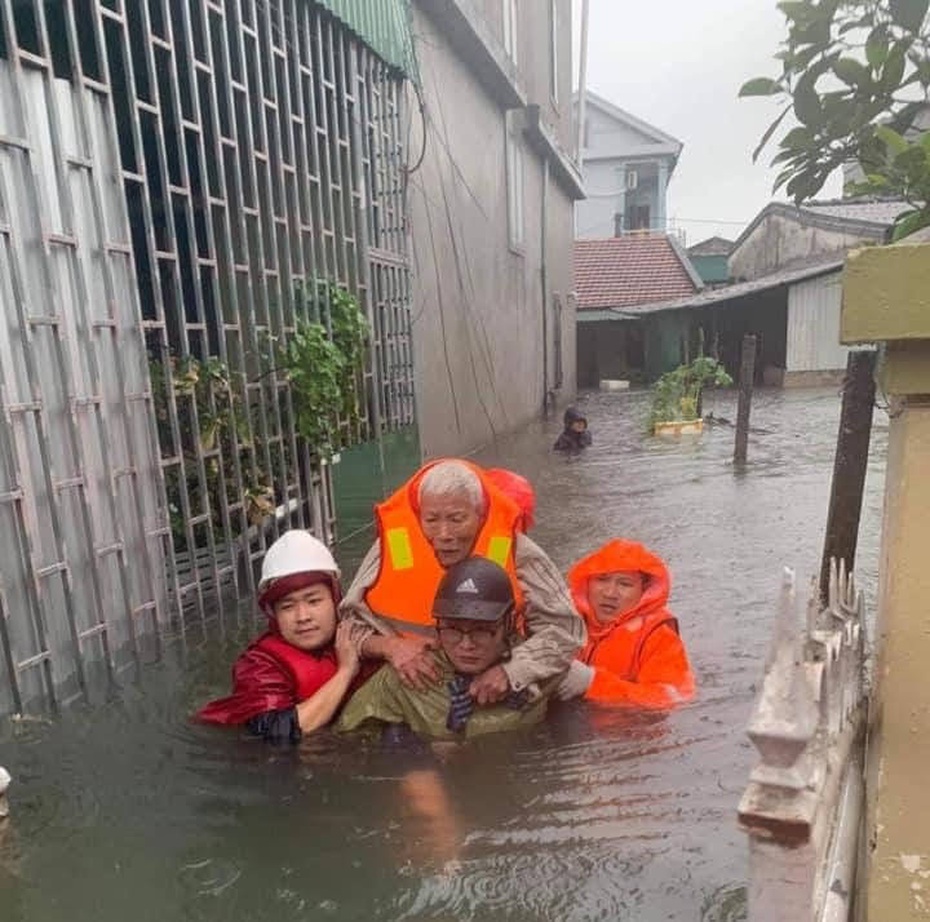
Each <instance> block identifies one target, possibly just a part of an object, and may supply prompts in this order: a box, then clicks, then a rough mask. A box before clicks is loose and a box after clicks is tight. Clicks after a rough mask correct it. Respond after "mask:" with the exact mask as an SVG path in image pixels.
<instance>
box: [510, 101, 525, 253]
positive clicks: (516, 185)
mask: <svg viewBox="0 0 930 922" xmlns="http://www.w3.org/2000/svg"><path fill="white" fill-rule="evenodd" d="M505 125H506V136H505V147H506V157H507V232H508V236H509V240H510V246H511V247H512V248H513V249H515V250H522V249H523V244H524V242H525V231H524V215H523V138H522V137H521V132H520V125H521V119H520V112H519V111H517V110H512V111H510V112H508V113H507V116H506V122H505Z"/></svg>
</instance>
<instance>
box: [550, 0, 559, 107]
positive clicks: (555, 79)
mask: <svg viewBox="0 0 930 922" xmlns="http://www.w3.org/2000/svg"><path fill="white" fill-rule="evenodd" d="M549 11H550V15H549V28H550V34H549V65H550V66H549V95H550V96H551V97H552V101H553V102H558V101H559V0H549Z"/></svg>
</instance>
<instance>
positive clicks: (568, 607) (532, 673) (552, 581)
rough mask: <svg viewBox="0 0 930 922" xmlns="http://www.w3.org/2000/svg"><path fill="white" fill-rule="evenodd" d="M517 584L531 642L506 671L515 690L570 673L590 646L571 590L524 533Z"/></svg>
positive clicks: (519, 540)
mask: <svg viewBox="0 0 930 922" xmlns="http://www.w3.org/2000/svg"><path fill="white" fill-rule="evenodd" d="M515 554H516V568H517V579H518V580H519V581H520V586H521V588H522V589H523V595H524V603H525V606H526V611H525V615H524V617H525V620H526V632H527V639H526V641H525V642H524V643H522V644H520V645H519V646H518V647H516V648H515V649H514V651H513V657H512V659H511V660H510V662H509V663H506V664H505V665H504V671H505V672H506V673H507V678H508V679H509V680H510V686H511V688H512V689H513V690H514V691H520V690H521V689H523V688H526V687H527V686H528V685H531V684H533V683H535V682H542V681H545V680H546V679H550V678H552V677H553V676H556V675H558V674H559V673H561V672H564V671H565V670H566V669H568V667H569V665H570V664H571V661H572V659H573V658H574V656H575V654H576V653H577V652H578V650H580V649H581V647H583V646H584V643H585V639H586V637H587V633H586V631H585V625H584V620H583V619H582V618H581V616H580V615H579V614H578V613H577V612H576V611H575V606H574V605H573V604H572V600H571V597H570V596H569V593H568V587H567V586H566V585H565V580H564V579H563V578H562V574H561V573H559V571H558V568H557V567H556V565H555V564H554V563H553V562H552V561H551V560H550V559H549V555H548V554H546V552H545V551H544V550H543V549H542V548H541V547H539V545H538V544H536V543H535V542H534V541H533V540H532V539H530V538H528V537H527V536H526V535H524V534H520V535H517V541H516V548H515Z"/></svg>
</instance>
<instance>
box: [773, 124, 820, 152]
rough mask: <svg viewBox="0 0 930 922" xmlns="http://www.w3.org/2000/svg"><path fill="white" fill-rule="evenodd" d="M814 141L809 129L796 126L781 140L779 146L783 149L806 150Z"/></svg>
mask: <svg viewBox="0 0 930 922" xmlns="http://www.w3.org/2000/svg"><path fill="white" fill-rule="evenodd" d="M813 141H814V133H813V132H812V131H811V130H810V128H805V127H804V126H803V125H798V126H797V127H796V128H792V129H791V131H789V132H788V134H786V135H785V136H784V137H783V138H782V139H781V146H782V147H783V148H803V149H806V148H808V147H810V145H811V144H812V142H813Z"/></svg>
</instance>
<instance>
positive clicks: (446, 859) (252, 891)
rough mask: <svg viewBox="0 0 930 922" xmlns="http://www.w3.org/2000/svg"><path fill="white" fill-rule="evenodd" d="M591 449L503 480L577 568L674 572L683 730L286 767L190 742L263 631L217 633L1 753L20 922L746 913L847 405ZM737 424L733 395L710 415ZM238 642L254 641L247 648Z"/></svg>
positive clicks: (515, 455)
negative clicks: (742, 821)
mask: <svg viewBox="0 0 930 922" xmlns="http://www.w3.org/2000/svg"><path fill="white" fill-rule="evenodd" d="M579 404H580V406H582V407H583V409H584V411H585V412H586V413H587V414H588V418H589V421H590V425H591V429H592V431H593V434H594V445H593V447H592V448H591V449H589V450H588V451H586V452H585V453H583V454H582V455H580V456H578V457H570V458H566V457H562V456H558V455H554V454H553V453H551V452H550V451H549V447H550V445H551V443H552V441H553V440H554V438H555V436H556V434H557V432H558V429H559V425H558V422H557V421H556V420H552V421H548V422H541V423H537V424H533V425H531V426H530V427H528V428H527V429H525V430H524V431H522V432H520V433H519V434H518V435H516V436H514V437H510V438H507V439H502V440H500V441H499V442H498V444H497V445H495V446H494V447H493V448H492V449H489V450H487V451H486V452H484V453H483V454H482V455H481V456H480V460H482V461H484V462H487V463H489V464H499V465H507V466H512V467H514V468H516V469H518V470H521V471H523V472H524V473H525V474H527V475H528V476H530V477H531V478H532V479H533V481H534V482H535V484H536V486H537V490H538V493H539V509H538V515H537V522H538V524H537V527H536V529H535V531H534V537H535V538H536V539H537V541H539V543H540V544H542V545H543V546H544V547H546V548H547V549H548V550H549V552H550V553H551V555H552V557H553V558H554V559H555V560H556V562H557V563H558V564H559V565H560V566H562V567H563V568H567V567H568V565H569V564H570V563H571V562H572V561H573V560H575V559H576V558H577V557H579V556H581V555H582V554H584V553H586V552H587V551H589V550H590V549H592V548H594V547H596V546H598V545H599V544H600V543H602V542H603V541H605V540H607V539H608V538H610V537H613V536H615V535H626V536H630V537H634V538H637V539H639V540H642V541H644V542H646V543H647V544H649V545H650V546H652V547H653V548H655V549H656V550H657V551H659V552H660V553H661V554H663V555H664V556H665V558H666V560H667V561H668V563H669V566H670V568H671V571H672V578H673V588H672V608H673V610H674V611H675V613H676V614H677V616H678V617H679V619H680V621H681V625H682V632H683V635H684V637H685V639H686V642H687V645H688V649H689V652H690V654H691V657H692V660H693V662H694V666H695V670H696V673H697V677H698V683H699V689H700V691H699V697H698V699H697V701H696V702H695V703H694V704H693V705H690V706H688V707H685V708H683V709H681V710H679V711H677V712H675V713H673V714H672V715H670V716H668V717H660V718H656V717H635V716H630V715H624V714H621V713H612V712H609V711H597V710H592V709H590V708H588V707H585V706H583V705H578V704H574V705H571V706H568V707H565V708H562V709H560V710H559V711H558V712H557V713H556V714H554V715H553V716H552V718H551V719H550V720H549V721H548V722H547V723H546V724H545V725H543V726H541V727H538V728H534V729H532V730H530V731H528V732H525V733H520V734H515V735H509V736H501V737H496V738H490V737H489V738H485V739H480V740H476V741H474V742H473V743H470V744H468V745H466V746H458V747H454V746H453V747H446V748H443V749H441V750H439V751H432V750H430V749H428V748H426V747H423V748H421V749H416V748H412V747H411V746H409V745H390V744H388V743H385V742H382V741H380V740H376V739H365V740H358V739H353V740H345V739H333V738H332V737H330V736H328V735H325V734H324V735H321V736H320V737H318V738H316V739H313V740H310V741H308V742H306V743H305V744H304V745H302V746H301V747H298V748H294V749H290V748H282V749H276V748H273V747H268V746H265V745H263V744H259V743H255V742H251V741H248V740H245V739H243V738H241V737H240V736H239V735H238V734H236V733H235V732H224V731H221V730H215V729H213V728H202V727H198V726H194V725H191V724H190V723H188V721H187V719H186V718H187V715H188V714H189V713H190V712H191V710H192V709H193V708H194V707H195V706H196V704H198V703H199V702H201V701H203V700H205V699H206V698H208V697H210V696H211V695H213V694H215V693H220V692H222V691H224V690H225V688H226V683H227V676H228V667H229V664H230V662H231V660H232V658H233V657H234V656H235V653H236V650H237V648H238V647H239V646H240V645H241V644H242V643H244V641H245V640H246V639H247V637H248V635H249V630H250V628H251V622H250V621H249V618H248V617H245V618H244V619H243V620H242V622H241V625H242V626H241V627H240V628H239V629H238V630H236V629H231V630H230V631H229V633H228V634H227V637H226V638H225V639H218V637H217V636H216V634H215V632H213V631H208V632H207V633H206V635H205V636H204V637H203V638H201V640H200V641H196V640H195V641H194V642H192V643H191V644H190V646H189V648H188V649H187V650H186V651H181V650H180V649H175V650H173V652H171V653H170V654H169V655H168V656H166V657H165V659H164V661H163V662H161V663H159V664H157V665H154V666H150V667H148V668H147V669H146V670H145V671H144V673H143V675H142V676H141V677H140V678H138V679H137V680H134V681H128V680H127V681H126V682H125V683H124V686H123V687H122V688H121V689H120V690H119V691H117V692H116V693H114V694H112V695H111V696H109V698H108V700H106V701H104V702H101V703H99V704H96V705H94V706H93V707H82V708H76V709H72V710H71V711H69V712H68V714H67V715H66V716H65V717H64V718H62V719H59V720H57V721H55V722H53V723H27V724H20V725H17V726H16V727H15V728H13V730H9V731H7V732H6V733H5V735H3V736H2V737H0V764H3V765H6V766H7V767H8V768H9V770H10V771H11V773H12V774H13V776H14V779H15V780H14V786H13V788H12V789H11V794H12V797H11V800H12V811H13V816H12V820H11V822H10V823H8V824H7V826H6V828H5V829H3V831H0V919H2V920H4V922H20V920H23V922H51V920H69V922H78V920H94V922H123V920H137V922H148V920H152V922H156V920H157V922H166V920H167V922H171V920H205V922H206V920H211V922H213V920H216V922H219V920H224V922H227V920H269V922H270V920H274V922H288V920H316V919H321V920H325V919H338V920H355V919H358V920H368V919H385V920H427V919H430V920H468V919H471V920H498V919H506V920H519V922H524V920H526V922H528V920H539V919H552V920H565V922H568V920H579V922H580V920H586V922H587V920H622V919H630V920H654V919H655V920H700V922H711V920H713V922H724V920H726V922H731V920H738V919H743V918H745V913H746V898H745V893H746V889H745V888H746V874H747V861H746V842H745V838H744V836H743V834H742V833H741V832H740V831H739V830H738V828H737V826H736V820H735V811H736V806H737V803H738V800H739V797H740V793H741V791H742V789H743V787H744V785H745V783H746V779H747V774H748V772H749V770H750V768H751V766H752V763H753V760H754V756H753V751H752V749H751V747H750V746H749V744H748V742H747V740H746V737H745V726H746V722H747V720H748V718H749V715H750V711H751V707H752V703H753V699H754V695H755V692H756V689H757V686H758V683H759V681H760V679H761V676H762V664H763V660H764V657H765V654H766V651H767V647H768V644H769V640H770V635H771V627H772V615H773V611H774V605H775V598H776V593H777V587H778V582H779V578H780V569H781V567H782V566H783V565H788V566H792V567H794V568H796V569H797V570H798V573H799V576H803V577H804V578H805V579H806V578H807V577H808V576H809V575H811V574H813V573H814V572H815V571H816V569H817V567H818V562H819V556H820V549H821V544H822V540H823V530H824V522H825V515H826V506H827V499H828V495H829V484H830V476H831V471H832V459H833V451H834V447H835V439H836V429H837V423H838V415H839V398H838V394H837V391H836V390H835V389H832V390H816V391H804V392H790V391H788V392H774V391H772V392H759V393H757V394H756V397H755V401H754V405H753V426H754V427H755V428H756V431H754V432H753V434H752V435H751V438H750V444H749V452H750V464H749V466H748V468H747V469H746V470H745V471H744V472H737V471H735V470H734V469H733V467H732V466H731V465H730V463H729V457H730V455H731V454H732V447H733V431H732V429H730V428H729V427H726V426H723V427H712V428H708V429H707V430H705V432H704V434H703V436H701V437H700V438H683V439H679V440H670V441H658V440H655V439H650V438H646V437H645V436H644V435H643V416H644V414H645V411H646V403H645V400H644V397H643V395H637V394H628V395H624V394H604V395H602V394H587V395H582V397H581V398H580V400H579ZM710 410H712V411H713V412H714V413H715V414H716V415H717V416H724V417H727V418H729V419H731V420H732V419H735V416H736V412H735V406H734V399H733V397H732V395H730V394H717V395H714V396H712V397H711V399H710V400H709V401H708V405H707V407H705V411H710ZM886 430H887V417H886V416H885V414H884V413H883V412H882V411H880V410H877V411H876V413H875V430H874V435H873V446H872V454H871V461H870V471H869V477H868V482H867V494H866V502H865V510H864V519H863V526H862V531H861V537H860V565H859V573H860V578H861V580H862V582H863V584H864V585H865V587H866V590H867V592H869V594H870V595H871V594H872V592H873V589H874V585H875V567H876V561H877V547H878V537H879V536H878V530H879V522H880V511H881V491H882V488H883V485H882V476H883V468H884V455H885V439H886ZM234 625H235V622H234Z"/></svg>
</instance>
